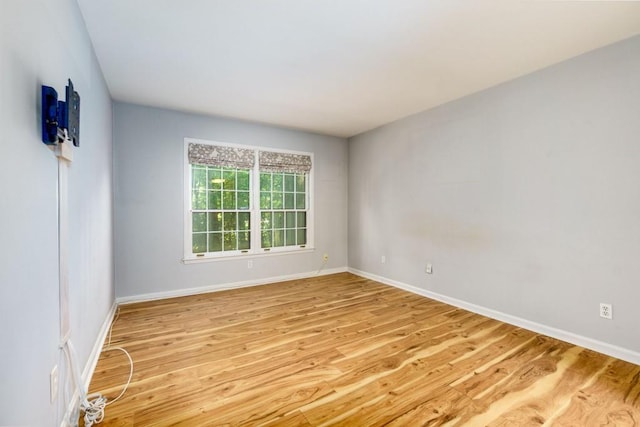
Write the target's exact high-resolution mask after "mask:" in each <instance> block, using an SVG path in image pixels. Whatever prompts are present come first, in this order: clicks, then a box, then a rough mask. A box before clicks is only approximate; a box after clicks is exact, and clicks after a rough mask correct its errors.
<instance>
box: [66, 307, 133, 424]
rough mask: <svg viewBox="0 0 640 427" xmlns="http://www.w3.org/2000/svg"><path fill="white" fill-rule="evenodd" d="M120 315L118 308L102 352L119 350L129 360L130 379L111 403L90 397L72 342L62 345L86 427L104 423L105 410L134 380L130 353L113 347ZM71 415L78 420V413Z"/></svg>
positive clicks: (100, 396)
mask: <svg viewBox="0 0 640 427" xmlns="http://www.w3.org/2000/svg"><path fill="white" fill-rule="evenodd" d="M119 315H120V309H119V308H118V313H117V315H116V318H115V319H114V320H113V322H112V323H111V327H109V335H108V341H107V346H106V347H105V348H104V349H103V350H102V352H103V353H104V352H105V351H111V350H119V351H121V352H123V353H124V354H125V355H126V356H127V358H128V359H129V379H127V383H126V384H125V386H124V387H123V389H122V391H121V392H120V394H119V395H118V397H116V398H115V399H113V400H110V401H109V400H108V399H107V398H106V397H104V396H103V395H102V394H101V393H92V394H90V395H87V391H86V390H85V389H84V386H83V385H82V382H81V381H80V380H79V379H80V378H81V375H80V371H79V365H78V364H77V363H74V361H75V350H74V348H73V344H72V343H71V340H67V341H66V342H64V343H63V345H62V349H63V350H64V353H65V355H66V356H67V362H68V366H69V371H70V372H71V376H72V379H73V383H74V385H75V386H76V388H77V389H78V392H79V394H80V409H81V410H82V411H83V412H84V417H83V418H84V425H85V427H91V426H93V425H94V424H99V423H101V422H102V420H103V419H104V410H105V408H106V407H107V406H108V405H110V404H112V403H114V402H116V401H117V400H118V399H120V398H121V397H122V396H123V395H124V393H125V392H126V391H127V388H129V384H131V378H133V359H132V358H131V355H130V354H129V352H128V351H127V350H125V349H124V348H122V347H111V329H112V328H113V324H114V323H115V321H116V320H118V316H119ZM71 415H72V416H73V417H75V419H76V420H77V413H76V414H71Z"/></svg>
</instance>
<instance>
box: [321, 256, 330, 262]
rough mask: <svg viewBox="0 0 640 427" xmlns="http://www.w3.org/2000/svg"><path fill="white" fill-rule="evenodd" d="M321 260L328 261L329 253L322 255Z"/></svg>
mask: <svg viewBox="0 0 640 427" xmlns="http://www.w3.org/2000/svg"><path fill="white" fill-rule="evenodd" d="M322 261H324V262H327V261H329V254H324V255H322Z"/></svg>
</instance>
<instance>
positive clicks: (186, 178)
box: [182, 138, 315, 264]
mask: <svg viewBox="0 0 640 427" xmlns="http://www.w3.org/2000/svg"><path fill="white" fill-rule="evenodd" d="M189 144H204V145H217V146H223V147H231V148H243V149H250V150H253V151H254V152H255V153H254V154H255V156H256V161H255V164H254V166H253V169H252V170H250V175H249V176H250V177H249V182H250V184H249V185H250V191H251V196H250V197H251V209H250V210H249V212H251V217H252V221H251V228H250V232H251V249H249V250H236V251H228V252H224V251H223V252H219V253H214V252H207V253H204V254H202V255H199V254H194V253H192V252H191V251H192V229H193V225H192V215H191V213H192V209H191V163H190V162H189ZM183 151H184V153H183V186H182V191H183V225H184V227H183V242H184V246H183V258H182V261H183V262H184V263H185V264H191V263H198V262H210V261H220V260H230V259H238V258H243V259H247V258H255V257H264V256H276V255H288V254H297V253H305V252H312V251H313V250H315V239H314V229H315V221H314V211H315V200H314V198H315V197H314V182H315V181H314V169H315V168H314V167H313V166H312V167H311V170H310V171H309V172H308V173H307V174H306V175H307V202H308V206H307V210H306V212H307V243H306V244H305V245H296V246H280V247H271V248H267V249H263V248H261V247H260V244H261V240H260V236H261V229H260V165H259V161H258V160H259V152H260V151H271V152H277V153H286V154H299V155H305V156H310V157H311V164H312V165H313V164H314V155H313V153H311V152H306V151H296V150H287V149H281V148H272V147H266V146H259V145H244V144H233V143H228V142H220V141H210V140H203V139H196V138H184V147H183Z"/></svg>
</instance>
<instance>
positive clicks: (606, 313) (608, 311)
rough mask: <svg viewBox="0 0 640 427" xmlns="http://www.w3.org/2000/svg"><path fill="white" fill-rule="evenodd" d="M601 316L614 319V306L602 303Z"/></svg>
mask: <svg viewBox="0 0 640 427" xmlns="http://www.w3.org/2000/svg"><path fill="white" fill-rule="evenodd" d="M600 317H604V318H605V319H613V307H612V306H611V304H605V303H602V302H601V303H600Z"/></svg>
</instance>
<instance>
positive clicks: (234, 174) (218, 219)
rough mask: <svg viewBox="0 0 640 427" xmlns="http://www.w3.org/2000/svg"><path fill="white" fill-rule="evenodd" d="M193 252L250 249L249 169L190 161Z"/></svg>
mask: <svg viewBox="0 0 640 427" xmlns="http://www.w3.org/2000/svg"><path fill="white" fill-rule="evenodd" d="M191 175H192V180H191V209H192V211H193V212H192V214H191V221H192V227H191V231H192V234H191V236H192V240H191V241H192V252H193V253H194V254H204V253H208V252H209V253H210V252H225V251H238V250H249V249H251V233H250V229H251V212H250V210H251V197H250V191H251V188H250V176H251V171H250V170H247V169H234V168H225V167H215V166H201V165H191Z"/></svg>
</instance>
